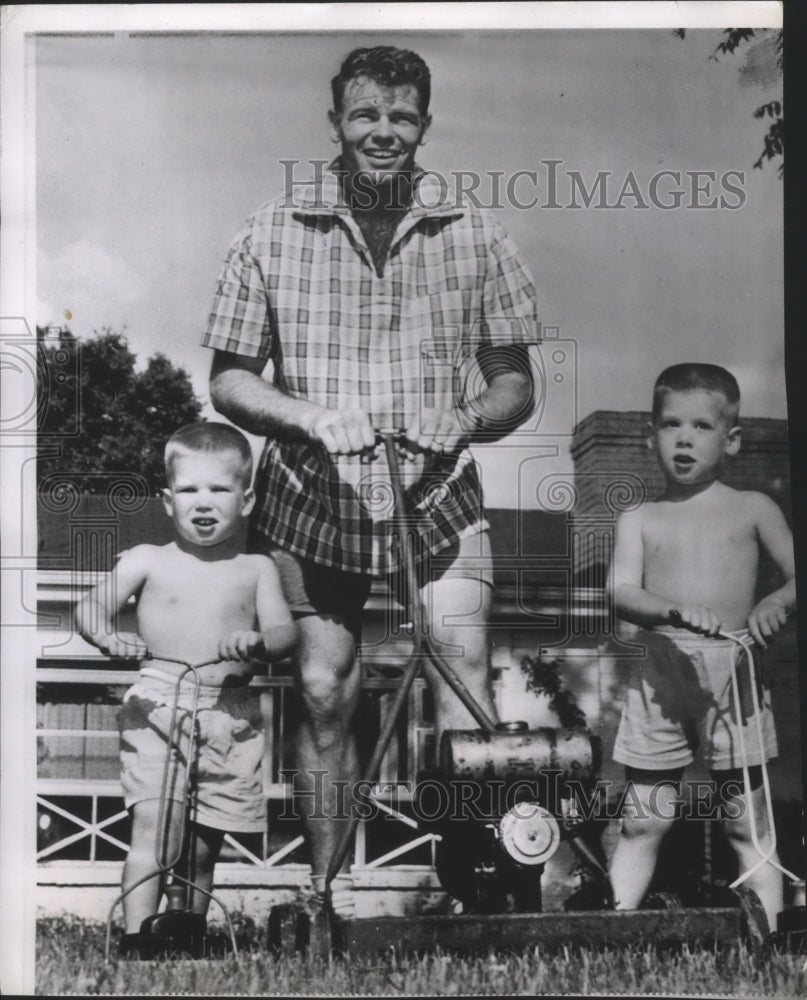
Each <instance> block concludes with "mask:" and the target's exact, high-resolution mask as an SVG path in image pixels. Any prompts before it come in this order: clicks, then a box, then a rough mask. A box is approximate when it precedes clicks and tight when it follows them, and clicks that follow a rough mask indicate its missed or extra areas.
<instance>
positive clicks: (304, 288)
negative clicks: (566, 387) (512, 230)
mask: <svg viewBox="0 0 807 1000" xmlns="http://www.w3.org/2000/svg"><path fill="white" fill-rule="evenodd" d="M338 170H339V161H338V160H337V161H335V162H334V163H333V164H331V166H330V167H329V168H328V169H327V170H326V171H323V172H322V173H321V176H319V177H317V178H315V179H314V180H313V181H312V182H311V183H310V184H307V185H305V186H302V185H299V184H298V185H297V186H296V187H295V189H294V190H293V192H291V193H290V194H289V195H287V196H285V197H281V198H278V199H276V200H274V201H271V202H269V203H268V204H266V205H264V206H263V207H262V208H261V209H259V210H258V212H257V213H256V214H255V215H254V216H252V217H251V218H250V219H249V220H248V221H247V223H246V224H245V226H244V227H243V229H242V230H241V231H240V233H239V234H238V235H237V236H236V238H235V240H234V241H233V243H232V245H231V247H230V250H229V252H228V255H227V257H226V260H225V262H224V265H223V267H222V271H221V274H220V277H219V282H218V288H217V291H216V295H215V300H214V303H213V308H212V311H211V314H210V320H209V323H208V328H207V331H206V333H205V336H204V338H203V341H202V343H203V344H204V345H205V346H207V347H211V348H215V349H217V350H221V351H229V352H232V353H235V354H240V355H244V356H247V357H250V358H260V359H266V360H267V361H268V360H270V359H271V360H272V361H273V363H274V381H275V384H276V385H277V386H279V387H280V388H282V389H283V390H284V391H286V392H288V393H289V394H291V395H293V396H299V397H302V398H305V399H309V400H311V401H313V402H315V403H318V404H320V405H321V406H324V407H328V408H333V409H337V408H343V407H348V406H350V407H358V408H360V409H362V410H364V411H365V412H366V413H367V414H368V416H369V417H370V419H371V421H372V423H373V426H374V427H377V428H398V427H407V426H409V425H410V424H411V423H412V421H413V418H414V417H415V416H416V415H417V414H418V412H419V411H420V408H421V407H428V408H433V407H434V408H444V409H449V408H451V407H452V406H456V405H457V404H458V403H461V402H462V401H463V399H464V398H466V396H465V394H466V392H467V398H471V397H473V396H475V395H477V394H478V392H479V383H478V380H477V381H474V377H473V359H474V355H475V353H476V351H477V350H478V349H479V348H480V347H484V346H490V345H494V344H525V345H526V344H532V343H537V341H538V339H539V338H538V322H537V318H536V311H535V293H534V288H533V284H532V280H531V278H530V275H529V274H528V272H527V270H526V269H525V267H524V265H523V264H522V262H521V261H520V259H519V256H518V252H517V250H516V248H515V246H514V244H513V243H512V241H511V240H510V238H509V237H508V236H507V234H506V233H505V231H504V230H503V229H502V227H501V226H500V225H499V223H498V222H497V221H495V220H494V219H492V218H491V217H489V216H487V215H485V214H483V213H482V212H480V211H479V210H478V209H476V208H474V207H472V206H469V205H467V204H465V203H463V202H462V200H458V199H457V197H456V196H455V195H454V193H453V192H452V191H451V190H446V186H445V182H444V181H443V180H442V179H440V178H437V177H434V176H432V175H430V174H428V173H423V172H418V175H417V181H416V187H415V193H414V198H413V201H412V204H411V205H410V207H409V209H408V210H407V212H406V213H405V214H404V215H403V217H402V218H401V221H400V222H399V225H398V228H397V230H396V232H395V236H394V238H393V241H392V244H391V246H390V249H389V253H388V258H387V260H386V262H385V264H384V268H383V272H382V273H378V272H377V271H376V269H375V267H374V265H373V260H372V257H371V254H370V251H369V249H368V247H367V244H366V242H365V240H364V237H363V236H362V233H361V231H360V229H359V227H358V225H357V224H356V221H355V220H354V219H353V217H352V215H351V214H350V211H349V209H348V208H347V206H346V204H345V202H344V199H343V196H342V194H341V188H340V186H339V183H338V178H337V172H338ZM381 452H382V453H381V454H380V456H379V457H378V458H377V459H376V460H375V461H374V462H372V463H370V464H366V463H363V462H362V461H361V460H360V457H359V456H336V457H334V456H330V455H329V454H327V453H326V452H325V451H324V449H320V448H317V447H315V446H313V445H312V446H309V445H305V444H300V443H299V442H296V443H289V442H283V441H275V440H269V441H267V444H266V447H265V449H264V452H263V455H262V457H261V461H260V463H259V467H258V471H257V474H256V480H255V489H256V493H257V495H258V498H259V499H258V504H257V505H256V510H255V512H254V514H253V522H252V530H253V532H255V533H257V534H258V536H260V537H262V539H265V541H266V542H267V543H268V544H270V545H276V546H278V547H280V548H284V549H287V550H288V551H290V552H293V553H294V554H295V555H298V556H300V557H303V558H306V559H311V560H313V561H315V562H317V563H320V564H322V565H325V566H330V567H333V568H337V569H342V570H345V571H348V572H356V573H368V574H372V575H384V574H386V573H388V572H391V571H392V570H394V569H395V568H396V557H395V555H394V553H393V552H392V551H391V545H390V532H389V527H390V520H391V518H392V514H393V510H392V507H393V504H392V494H391V489H390V488H389V485H388V470H387V467H386V461H385V458H384V455H383V449H381ZM405 473H406V477H407V478H406V485H407V499H408V500H409V502H410V509H409V511H408V515H409V517H410V521H411V523H412V524H414V525H415V526H416V529H417V534H418V536H419V538H420V541H421V546H420V549H421V555H422V556H424V557H425V556H427V555H434V554H436V553H437V552H439V551H440V550H442V549H443V548H445V547H446V546H448V545H450V544H451V543H452V542H453V541H454V540H455V539H456V538H457V537H459V536H460V535H463V534H468V533H470V532H472V531H479V530H482V529H484V528H485V527H486V522H485V515H484V510H483V506H482V495H481V488H480V482H479V477H478V473H477V469H476V465H475V463H474V461H473V459H472V458H471V456H470V453H469V452H467V451H465V452H463V453H461V454H459V455H450V456H434V457H432V456H423V457H421V458H419V459H418V460H417V461H416V462H413V463H410V462H407V463H405Z"/></svg>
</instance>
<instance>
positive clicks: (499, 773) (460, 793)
mask: <svg viewBox="0 0 807 1000" xmlns="http://www.w3.org/2000/svg"><path fill="white" fill-rule="evenodd" d="M596 756H597V754H596V739H595V738H592V736H591V735H590V734H589V733H588V732H587V731H586V730H585V729H551V728H542V729H532V730H531V729H528V727H527V723H526V722H509V723H501V724H500V725H499V726H498V727H497V729H496V732H495V733H486V732H484V731H482V730H468V731H460V730H451V731H448V732H446V733H444V734H443V738H442V741H441V744H440V766H439V780H440V781H441V782H442V784H443V786H444V788H445V791H446V801H447V803H448V805H449V808H448V810H446V812H445V815H443V816H442V817H441V819H440V821H439V823H438V824H436V826H437V832H439V833H440V836H441V840H440V842H439V843H438V846H437V851H436V861H435V863H436V869H437V875H438V878H439V879H440V883H441V885H442V886H443V888H444V889H445V890H446V892H448V893H449V894H450V895H451V896H453V897H454V898H455V899H457V900H460V901H461V902H462V904H463V910H464V911H465V912H473V913H537V912H540V911H541V877H542V875H543V871H544V865H545V864H546V862H547V861H548V860H549V859H550V858H551V857H552V855H553V854H554V853H555V852H556V851H557V849H558V847H559V846H560V843H561V840H562V839H564V838H566V839H569V840H571V841H572V845H573V846H575V847H576V848H577V849H578V854H579V855H582V857H583V859H584V860H586V861H587V862H588V863H590V864H592V865H597V866H598V867H599V865H598V862H597V859H596V856H595V855H594V854H593V852H592V851H591V850H590V848H588V847H587V846H586V845H585V843H584V841H583V840H582V837H581V833H582V829H581V828H582V826H583V825H584V824H583V821H582V819H581V818H580V817H579V816H578V814H577V811H576V798H575V795H574V789H575V788H576V789H577V790H581V789H583V790H584V789H586V788H588V787H591V786H592V784H593V781H594V778H595V773H594V772H595V762H596ZM425 805H426V803H425V802H424V803H423V806H425ZM424 812H425V809H424ZM581 845H582V846H581Z"/></svg>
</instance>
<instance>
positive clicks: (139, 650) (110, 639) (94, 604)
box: [75, 545, 148, 659]
mask: <svg viewBox="0 0 807 1000" xmlns="http://www.w3.org/2000/svg"><path fill="white" fill-rule="evenodd" d="M147 574H148V560H147V558H146V546H143V545H138V546H136V547H135V548H134V549H130V550H129V551H127V552H123V553H121V555H120V557H119V559H118V564H117V566H116V567H115V569H114V570H113V571H112V572H111V573H109V574H108V575H107V577H106V578H105V579H104V580H103V581H102V582H101V583H99V584H98V586H97V587H95V588H94V589H93V590H91V591H90V593H89V594H88V595H87V596H86V597H85V598H84V600H82V601H81V602H80V603H79V604H78V606H77V607H76V612H75V621H76V628H77V629H78V631H79V634H80V635H81V636H82V638H84V639H86V640H87V642H89V643H92V645H93V646H97V647H98V649H100V650H101V652H103V653H106V654H107V655H108V656H120V657H126V658H134V659H142V658H143V657H144V656H145V655H146V653H147V652H148V648H147V647H146V644H145V642H144V641H143V640H142V639H141V638H140V636H139V635H136V634H135V633H134V632H118V631H116V629H115V616H116V615H117V613H118V611H120V609H121V608H122V607H123V605H124V604H125V603H126V602H127V601H128V600H129V598H130V597H131V596H132V594H135V593H137V591H138V590H140V588H141V587H142V586H143V584H144V583H145V580H146V576H147Z"/></svg>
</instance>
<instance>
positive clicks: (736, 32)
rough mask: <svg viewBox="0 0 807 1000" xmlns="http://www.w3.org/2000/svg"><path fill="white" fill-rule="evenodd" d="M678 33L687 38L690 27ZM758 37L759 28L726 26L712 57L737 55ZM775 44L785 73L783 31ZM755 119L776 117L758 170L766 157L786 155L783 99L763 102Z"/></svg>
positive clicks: (769, 131) (780, 64) (755, 113)
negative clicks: (756, 29) (741, 48)
mask: <svg viewBox="0 0 807 1000" xmlns="http://www.w3.org/2000/svg"><path fill="white" fill-rule="evenodd" d="M674 34H676V35H678V37H679V38H684V37H686V29H684V28H678V29H677V30H676V31H675V32H674ZM757 37H758V32H757V31H755V30H754V28H726V30H725V31H724V32H723V40H722V41H721V42H719V43H718V45H717V47H716V48H715V50H714V52H713V53H712V54H711V56H709V58H710V59H714V60H715V61H717V60H718V59H719V58H720V56H721V55H733V54H734V53H735V52H736V51H737V49H739V48H740V46H741V45H744V44H746V43H747V42H750V41H751V39H753V38H757ZM773 46H774V56H775V59H776V67H777V69H778V70H779V72H780V73H781V72H782V69H783V66H784V43H783V35H782V32H781V31H776V32H774V34H773ZM754 118H762V119H765V118H772V119H773V121H772V122H771V124H770V125H769V127H768V131H767V132H766V134H765V138H764V146H763V149H762V152H761V153H760V155H759V159H757V160H756V162H755V163H754V168H755V169H756V170H761V169H762V167H763V165H764V164H763V161H764V160H775V159H776V158H777V157H779V156H783V155H784V119H783V117H782V102H781V101H769V102H768V103H767V104H761V105H760V106H759V107H758V108H757V109H756V111H754ZM783 172H784V167H783V165H782V164H781V163H780V164H779V169H778V174H779V176H780V177H781V176H782V175H783Z"/></svg>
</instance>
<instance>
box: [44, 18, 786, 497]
mask: <svg viewBox="0 0 807 1000" xmlns="http://www.w3.org/2000/svg"><path fill="white" fill-rule="evenodd" d="M720 38H721V35H720V31H719V29H701V30H696V31H688V32H687V33H686V36H685V38H683V39H681V38H679V37H678V36H676V35H675V34H673V33H672V31H670V30H669V29H657V30H610V31H603V30H580V31H572V30H523V31H498V30H484V31H479V30H476V31H470V30H469V31H452V30H447V31H440V32H436V31H430V32H423V31H399V32H385V33H384V32H373V33H359V32H354V31H350V32H341V33H340V32H332V33H329V34H320V33H303V32H298V33H293V32H269V33H265V32H264V33H249V34H243V33H242V34H231V33H230V34H228V33H212V32H209V33H200V34H162V35H153V34H152V35H149V34H140V35H138V34H134V33H129V32H125V31H119V32H116V33H113V34H110V35H106V36H104V35H95V36H92V35H91V36H76V37H66V36H49V37H45V36H40V37H38V38H36V39H35V41H33V43H32V45H33V49H32V53H31V55H30V56H29V59H30V65H31V67H32V71H33V72H35V86H34V89H33V93H34V98H35V113H36V119H35V127H34V129H33V130H32V135H33V140H32V141H33V143H34V155H35V171H36V175H35V176H36V195H35V206H36V228H35V247H36V253H35V256H36V270H37V278H36V302H35V304H33V305H32V311H33V313H34V314H35V321H36V322H37V323H38V324H40V325H42V324H46V323H66V325H68V326H69V327H70V329H71V330H72V331H73V333H75V334H77V335H78V336H80V337H86V336H90V335H92V333H93V331H95V330H100V329H102V328H103V327H111V328H113V329H115V330H119V331H120V330H125V333H126V335H127V336H128V338H129V343H130V347H131V348H132V350H133V351H134V352H135V353H136V354H137V355H138V357H139V360H140V361H141V362H145V360H146V359H147V357H148V356H150V355H151V354H153V353H154V352H157V351H160V352H162V353H164V354H166V355H168V357H170V358H171V359H172V360H173V361H174V362H176V363H177V364H179V365H181V366H182V367H183V368H185V369H186V370H187V371H188V372H189V373H190V374H191V376H192V378H193V381H194V385H195V388H196V391H197V393H198V395H199V396H200V397H201V398H202V399H204V400H207V399H208V392H207V372H208V369H209V363H210V352H209V351H207V350H206V349H204V348H202V347H201V346H199V340H200V337H201V334H202V332H203V330H204V327H205V322H206V318H207V313H208V309H209V307H210V304H211V301H212V296H213V291H214V288H215V282H216V276H217V273H218V269H219V266H220V263H221V260H222V258H223V256H224V254H225V252H226V249H227V246H228V244H229V242H230V240H231V239H232V237H233V236H234V235H235V233H236V231H237V230H238V229H239V228H240V226H241V224H242V223H243V221H244V220H245V219H246V218H247V217H248V216H249V215H250V214H251V213H252V212H254V211H255V210H256V209H257V208H258V207H259V206H260V205H261V204H263V203H264V202H265V201H267V200H269V199H270V198H271V197H273V196H275V195H276V194H278V193H280V192H281V191H282V190H283V188H284V185H285V181H286V177H287V170H288V168H284V167H283V166H282V161H288V160H295V161H298V165H297V166H295V167H294V171H295V173H294V176H295V177H300V178H303V177H305V176H307V175H308V174H309V173H310V167H309V166H308V163H309V161H311V160H328V159H330V158H331V157H332V156H333V155H335V153H336V152H337V147H335V146H334V145H333V144H332V143H331V141H330V138H329V134H328V128H327V119H326V112H327V108H328V105H329V94H330V89H329V81H330V78H331V76H332V75H333V74H334V73H335V72H336V70H337V69H338V66H339V63H340V62H341V60H342V58H343V57H344V55H345V54H346V53H347V52H348V51H349V50H350V49H351V48H352V47H354V46H356V45H367V44H385V43H392V44H397V45H402V46H405V47H409V48H413V49H415V50H416V51H417V52H419V53H420V54H421V55H422V56H423V57H424V58H425V60H426V61H427V63H428V64H429V66H430V69H431V72H432V107H431V110H432V113H433V125H432V128H431V131H430V133H429V136H428V141H427V143H426V145H425V146H424V147H423V148H422V149H421V150H420V152H419V155H418V160H419V162H420V163H421V165H423V166H424V167H427V168H429V169H432V170H435V171H440V172H441V173H444V174H446V175H448V174H451V173H452V172H453V173H456V172H457V171H473V172H476V173H477V174H479V175H480V177H481V182H480V187H479V188H478V189H477V190H478V194H479V197H480V198H483V199H484V200H486V201H487V200H490V199H491V197H492V192H493V183H494V182H493V180H492V179H491V178H492V177H493V176H494V175H495V172H500V173H499V176H500V177H502V178H503V183H506V182H507V181H510V182H511V183H514V184H515V187H514V188H513V190H512V194H513V195H514V198H509V199H508V198H507V197H502V198H501V199H500V201H501V202H502V203H503V204H502V207H500V208H497V209H495V212H496V214H497V215H498V217H499V218H500V219H501V221H502V222H503V224H504V225H505V227H506V228H507V229H508V231H509V232H510V234H511V235H512V237H513V238H514V239H515V241H516V243H517V245H518V246H519V248H520V250H521V253H522V256H523V259H524V261H525V262H526V264H527V266H528V267H529V269H530V271H531V273H532V275H533V277H534V279H535V284H536V291H537V297H538V303H539V314H540V316H541V319H542V321H543V323H544V324H545V325H546V326H547V327H548V328H550V332H552V330H553V328H557V332H556V334H555V336H557V338H558V340H559V342H560V348H558V346H557V345H556V344H555V343H554V339H553V343H552V347H551V349H550V348H549V340H548V341H547V343H546V345H545V347H544V348H542V352H541V363H542V364H543V371H544V373H545V376H546V385H547V386H548V388H547V390H546V395H545V397H544V405H543V408H542V410H541V411H540V419H537V418H536V420H535V421H533V422H532V423H531V424H529V425H528V428H527V432H525V433H522V434H521V435H520V436H518V437H515V438H511V439H510V440H509V441H508V442H507V443H506V444H505V445H503V446H502V445H500V446H498V447H496V448H485V449H480V450H479V452H478V457H479V458H480V461H481V464H482V467H483V481H484V483H485V492H486V497H487V501H488V503H489V504H490V505H491V506H512V505H515V504H521V505H524V504H525V503H526V505H528V506H530V505H534V504H535V503H536V502H537V501H535V489H534V487H535V484H536V482H537V480H538V479H540V478H541V477H542V476H543V475H545V474H547V473H552V472H554V471H556V470H560V471H566V470H569V469H571V460H570V458H569V454H568V445H569V441H570V434H571V430H572V427H573V425H574V423H575V422H576V421H578V420H580V419H582V418H583V417H585V416H586V415H588V414H589V413H591V412H592V411H593V410H597V409H610V410H646V409H648V407H649V401H650V393H651V389H652V383H653V380H654V378H655V376H656V375H657V374H658V372H659V371H661V369H662V368H664V367H665V366H667V365H669V364H674V363H677V362H680V361H685V360H688V361H714V362H717V363H720V364H723V365H725V366H726V367H728V368H730V369H731V370H732V371H733V372H734V373H735V375H736V376H737V378H738V380H739V382H740V385H741V388H742V392H743V412H744V413H745V414H746V415H748V416H766V417H785V416H786V401H785V380H784V345H783V304H782V282H783V261H782V182H781V180H780V179H779V178H778V176H777V171H776V165H775V164H766V165H765V167H764V169H762V170H755V169H753V168H752V164H753V163H754V161H755V160H756V159H757V157H758V155H759V153H760V151H761V149H762V144H763V136H764V133H765V130H766V128H767V124H766V122H762V121H760V120H758V119H755V118H754V116H753V112H754V110H755V109H756V108H757V107H759V106H760V105H761V104H763V103H766V102H768V101H771V100H774V99H777V98H780V96H781V81H780V80H779V79H778V77H777V74H776V73H775V72H774V71H772V69H771V60H770V58H769V56H770V49H769V41H770V40H768V41H767V42H766V41H765V39H763V40H762V41H761V42H758V43H756V44H755V45H753V46H750V47H749V46H745V47H744V48H743V50H741V51H740V52H739V53H738V54H735V55H733V56H730V55H724V56H721V57H720V58H719V59H718V60H715V59H710V58H709V57H710V55H711V54H712V53H713V52H714V50H715V47H716V45H717V44H718V42H719V41H720ZM549 161H557V163H556V164H555V166H554V168H550V166H549V165H548V163H549ZM551 169H554V172H555V173H554V178H555V183H556V188H555V191H556V194H555V202H556V204H557V206H558V207H550V204H549V203H550V198H549V190H548V185H549V182H550V176H549V173H550V170H551ZM665 170H666V171H673V172H676V173H678V174H679V175H680V181H681V183H680V184H679V183H678V182H677V181H676V180H675V178H672V177H670V176H669V175H665V176H662V177H661V178H659V179H658V180H657V181H656V182H655V183H656V184H657V185H658V187H657V197H656V200H657V201H659V202H663V203H664V204H672V203H674V198H673V195H672V191H673V190H674V189H678V188H680V190H682V191H683V192H684V194H683V195H681V196H680V201H681V204H680V206H679V207H677V208H676V207H673V208H668V209H665V208H662V207H657V205H656V204H654V203H653V200H652V196H651V189H652V186H653V178H654V176H656V175H657V174H658V173H659V172H660V171H665ZM518 171H527V172H529V171H534V172H535V173H534V174H533V175H530V174H528V173H526V174H523V175H521V176H520V178H518V179H517V180H516V181H513V178H514V177H515V175H516V174H517V172H518ZM697 171H702V172H712V174H709V173H704V174H701V175H700V180H699V181H695V180H694V179H693V176H692V172H697ZM600 172H606V173H605V174H604V175H603V176H602V178H601V182H602V184H603V187H602V189H601V190H602V197H601V198H600V196H599V195H598V194H597V195H595V197H594V200H593V202H592V204H591V206H590V207H585V206H584V205H583V197H582V196H581V194H580V192H579V190H578V194H577V197H576V202H577V204H578V205H579V206H581V207H573V202H574V200H575V199H573V198H572V184H573V181H572V177H573V176H574V175H576V176H578V177H579V179H580V181H582V183H583V184H584V186H585V188H586V189H587V190H591V189H592V188H593V185H594V184H595V180H596V178H597V176H598V173H600ZM712 176H713V178H714V179H713V180H712V179H711V178H712ZM466 183H467V182H466ZM626 184H627V185H628V193H627V194H625V195H624V196H623V197H622V199H621V205H622V207H621V208H620V207H615V206H616V203H617V202H618V201H619V200H620V199H619V195H620V192H621V191H623V188H624V187H625V185H626ZM697 186H699V187H700V190H699V191H698V190H694V188H695V187H697ZM631 192H633V193H631ZM505 194H506V191H505ZM721 197H722V201H723V207H720V201H721ZM535 198H537V199H538V203H537V204H534V205H532V207H521V206H524V205H526V204H527V203H529V202H530V201H531V200H533V199H535ZM715 198H716V199H717V206H718V207H695V206H694V205H693V202H696V203H697V202H699V203H700V204H701V205H706V204H708V203H710V202H712V201H713V200H714V199H715ZM515 202H518V203H520V204H516V203H515ZM642 203H644V204H645V205H647V207H637V205H639V204H642ZM598 204H599V205H601V207H595V206H596V205H598ZM68 316H69V317H70V318H69V320H68V319H66V317H68ZM558 351H560V353H558ZM557 359H560V360H559V361H558V360H557ZM575 359H576V360H575ZM573 362H575V363H573ZM556 375H557V376H558V377H559V378H560V379H561V381H560V382H556V381H555V376H556ZM206 412H207V413H209V414H210V415H212V410H211V409H210V408H208V409H207V410H206Z"/></svg>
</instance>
